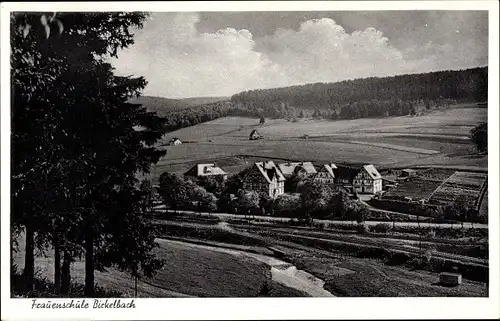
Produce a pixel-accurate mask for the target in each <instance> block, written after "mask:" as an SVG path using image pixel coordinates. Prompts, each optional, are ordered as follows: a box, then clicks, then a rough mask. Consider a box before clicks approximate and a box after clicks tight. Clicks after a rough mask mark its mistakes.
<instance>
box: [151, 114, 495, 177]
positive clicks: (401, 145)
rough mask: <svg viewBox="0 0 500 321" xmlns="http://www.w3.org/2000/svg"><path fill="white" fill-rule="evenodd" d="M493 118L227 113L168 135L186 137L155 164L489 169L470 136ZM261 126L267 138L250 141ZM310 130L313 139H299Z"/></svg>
mask: <svg viewBox="0 0 500 321" xmlns="http://www.w3.org/2000/svg"><path fill="white" fill-rule="evenodd" d="M486 120H487V109H485V108H474V107H473V106H470V108H464V107H463V106H462V107H461V108H455V109H446V110H437V111H433V112H431V113H429V114H427V115H423V116H418V117H412V116H401V117H387V118H370V119H368V118H364V119H355V120H342V121H327V120H312V119H300V120H298V121H297V122H289V121H286V120H283V119H279V120H271V119H266V123H265V124H263V125H259V120H258V119H254V118H244V117H225V118H220V119H217V120H214V121H211V122H207V123H203V124H198V125H196V126H192V127H187V128H183V129H180V130H178V131H175V132H171V133H169V134H167V135H165V137H164V139H163V144H164V143H165V142H167V141H168V140H169V139H171V138H172V137H179V138H180V139H181V140H183V141H186V142H188V143H185V144H182V145H179V146H165V147H164V148H165V149H166V150H167V155H166V156H165V157H164V158H163V159H161V160H160V162H159V163H158V164H157V166H156V168H155V169H153V177H154V176H158V175H159V174H161V173H162V172H164V171H170V172H177V173H182V172H184V171H186V170H187V169H189V168H190V167H191V166H193V165H194V164H196V163H198V162H206V161H215V162H220V163H221V164H220V166H221V167H223V169H224V170H226V171H227V172H229V173H230V174H233V173H236V172H238V171H240V170H242V169H243V168H245V167H247V166H249V165H250V164H251V163H252V162H253V161H256V160H260V159H265V158H270V159H275V160H309V161H317V162H336V163H350V164H358V163H373V164H375V165H376V166H378V167H382V168H391V167H403V166H417V165H425V166H429V165H441V166H475V167H479V168H486V167H487V158H486V157H484V156H482V157H478V156H476V155H474V153H473V150H474V148H473V145H472V144H471V143H470V141H469V138H468V135H469V132H470V130H471V129H472V128H473V127H474V126H475V125H477V124H478V123H479V122H482V121H486ZM255 128H256V129H257V130H258V131H259V132H260V134H262V135H263V136H264V137H265V139H263V140H257V141H249V140H248V135H249V134H250V132H251V131H252V130H253V129H255ZM303 135H309V139H303V138H301V137H302V136H303Z"/></svg>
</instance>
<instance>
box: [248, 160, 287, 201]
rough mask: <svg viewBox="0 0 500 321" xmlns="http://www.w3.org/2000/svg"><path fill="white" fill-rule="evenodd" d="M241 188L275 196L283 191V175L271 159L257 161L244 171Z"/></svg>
mask: <svg viewBox="0 0 500 321" xmlns="http://www.w3.org/2000/svg"><path fill="white" fill-rule="evenodd" d="M242 182H243V189H245V190H249V191H255V192H258V193H265V194H267V195H269V197H271V198H276V197H277V196H278V195H281V194H283V193H284V192H285V177H284V176H283V174H282V173H281V171H280V170H279V168H278V166H276V165H275V164H274V162H273V161H265V162H257V163H254V165H253V166H252V167H251V168H249V169H248V171H246V173H245V176H244V177H243V179H242Z"/></svg>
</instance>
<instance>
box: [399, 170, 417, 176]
mask: <svg viewBox="0 0 500 321" xmlns="http://www.w3.org/2000/svg"><path fill="white" fill-rule="evenodd" d="M416 174H417V171H416V170H414V169H411V168H405V169H403V170H401V177H410V176H415V175H416Z"/></svg>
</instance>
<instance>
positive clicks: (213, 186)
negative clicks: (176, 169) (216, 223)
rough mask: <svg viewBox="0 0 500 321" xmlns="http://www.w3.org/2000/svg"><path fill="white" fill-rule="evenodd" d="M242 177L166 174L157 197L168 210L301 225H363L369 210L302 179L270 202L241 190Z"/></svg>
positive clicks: (332, 189) (339, 191) (340, 193)
mask: <svg viewBox="0 0 500 321" xmlns="http://www.w3.org/2000/svg"><path fill="white" fill-rule="evenodd" d="M241 178H242V174H237V175H233V176H231V177H230V178H229V179H228V180H227V181H221V180H219V179H217V178H214V177H202V178H185V177H183V176H180V175H177V174H172V173H168V172H165V173H163V174H162V175H161V176H160V179H159V186H158V190H157V192H158V196H159V197H160V199H161V201H162V202H163V203H164V204H165V205H166V207H167V209H169V210H172V211H174V212H175V211H177V210H180V209H182V210H192V211H197V212H208V213H213V212H221V213H235V214H240V215H244V216H254V215H273V216H279V217H290V218H295V219H298V220H300V221H303V222H312V220H314V219H333V218H336V219H343V220H344V219H345V220H353V221H355V220H358V221H364V218H365V217H367V216H368V214H369V210H368V209H367V208H366V207H364V206H363V205H360V204H359V203H358V202H356V201H355V200H352V199H351V198H350V197H349V195H348V193H347V192H346V191H345V190H344V189H342V188H336V187H330V186H327V185H323V184H320V183H317V182H314V181H313V180H308V179H303V180H300V182H299V183H298V184H297V185H296V192H297V193H295V194H283V195H279V196H278V197H277V198H276V199H272V198H271V197H270V196H269V195H268V194H267V193H263V192H257V191H253V190H245V189H243V184H242V180H241Z"/></svg>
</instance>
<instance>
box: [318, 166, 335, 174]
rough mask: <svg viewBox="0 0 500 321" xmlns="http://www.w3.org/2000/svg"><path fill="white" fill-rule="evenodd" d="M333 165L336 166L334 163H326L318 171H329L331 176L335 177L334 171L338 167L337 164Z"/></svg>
mask: <svg viewBox="0 0 500 321" xmlns="http://www.w3.org/2000/svg"><path fill="white" fill-rule="evenodd" d="M332 165H333V166H335V165H334V164H324V165H323V166H321V168H320V169H319V171H318V173H319V172H327V173H328V174H330V176H332V177H335V173H334V172H333V171H334V170H335V169H337V166H335V167H333V168H332Z"/></svg>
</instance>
